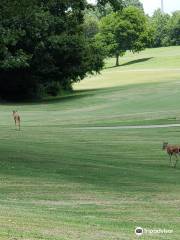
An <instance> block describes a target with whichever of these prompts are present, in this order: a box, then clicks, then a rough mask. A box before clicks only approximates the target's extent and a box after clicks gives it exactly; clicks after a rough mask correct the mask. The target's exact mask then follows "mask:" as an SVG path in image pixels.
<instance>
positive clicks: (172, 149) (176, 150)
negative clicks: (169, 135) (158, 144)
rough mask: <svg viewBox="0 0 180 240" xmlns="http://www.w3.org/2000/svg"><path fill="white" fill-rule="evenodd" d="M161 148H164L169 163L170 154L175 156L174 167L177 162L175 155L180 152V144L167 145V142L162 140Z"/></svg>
mask: <svg viewBox="0 0 180 240" xmlns="http://www.w3.org/2000/svg"><path fill="white" fill-rule="evenodd" d="M162 149H163V150H166V152H167V154H168V155H169V160H170V165H172V161H171V158H172V156H175V157H176V162H175V164H174V166H173V167H174V168H175V167H176V165H177V162H178V157H177V155H179V154H180V146H173V145H169V144H168V142H164V143H163V147H162Z"/></svg>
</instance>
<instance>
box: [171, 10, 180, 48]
mask: <svg viewBox="0 0 180 240" xmlns="http://www.w3.org/2000/svg"><path fill="white" fill-rule="evenodd" d="M169 38H170V43H171V45H180V11H176V12H174V13H173V15H172V17H171V19H170V22H169Z"/></svg>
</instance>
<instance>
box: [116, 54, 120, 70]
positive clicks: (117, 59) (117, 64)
mask: <svg viewBox="0 0 180 240" xmlns="http://www.w3.org/2000/svg"><path fill="white" fill-rule="evenodd" d="M118 66H119V54H116V67H118Z"/></svg>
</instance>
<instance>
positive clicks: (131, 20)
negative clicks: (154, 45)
mask: <svg viewBox="0 0 180 240" xmlns="http://www.w3.org/2000/svg"><path fill="white" fill-rule="evenodd" d="M96 40H97V41H98V42H100V43H101V44H102V46H103V47H104V51H106V55H107V56H115V57H116V66H118V65H119V57H120V56H123V55H124V54H125V52H126V51H127V50H130V51H133V52H139V51H141V50H143V49H144V48H145V46H146V43H147V40H148V29H147V21H146V17H145V15H144V13H143V11H142V10H140V9H138V8H135V7H132V6H130V7H128V8H124V9H123V10H122V11H118V12H115V13H111V14H109V15H108V16H106V17H104V18H102V19H101V22H100V33H99V34H97V35H96Z"/></svg>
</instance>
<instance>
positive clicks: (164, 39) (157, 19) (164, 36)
mask: <svg viewBox="0 0 180 240" xmlns="http://www.w3.org/2000/svg"><path fill="white" fill-rule="evenodd" d="M150 21H151V24H152V28H153V32H154V34H153V35H154V37H153V38H154V39H153V47H162V46H168V45H169V27H168V25H169V21H170V16H169V14H164V13H162V12H161V10H160V9H158V10H156V11H155V12H154V14H153V16H152V18H151V19H150Z"/></svg>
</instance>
